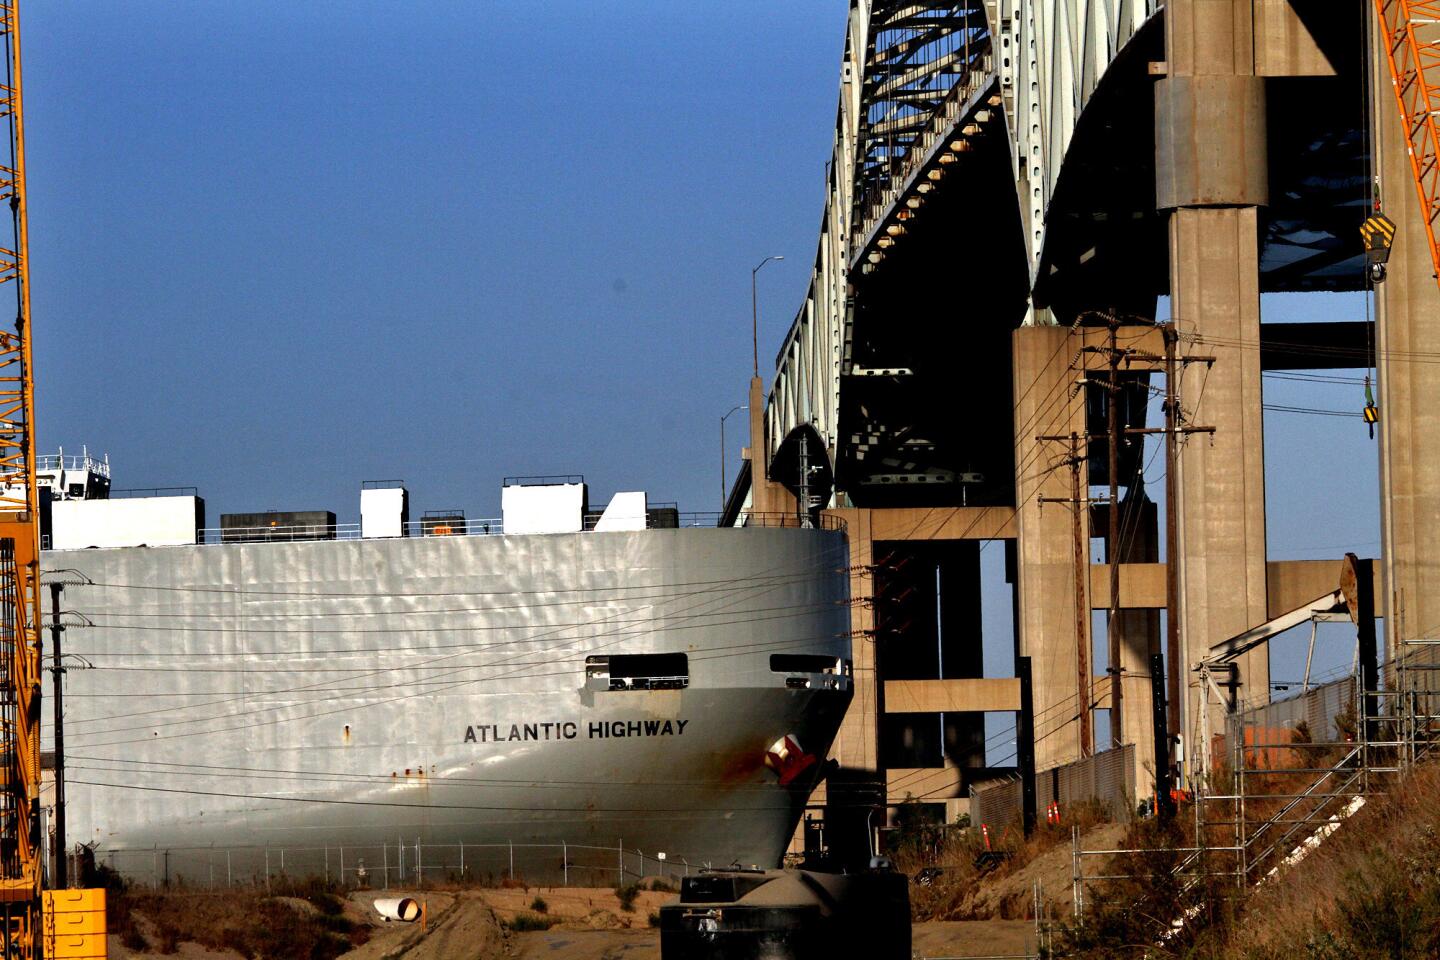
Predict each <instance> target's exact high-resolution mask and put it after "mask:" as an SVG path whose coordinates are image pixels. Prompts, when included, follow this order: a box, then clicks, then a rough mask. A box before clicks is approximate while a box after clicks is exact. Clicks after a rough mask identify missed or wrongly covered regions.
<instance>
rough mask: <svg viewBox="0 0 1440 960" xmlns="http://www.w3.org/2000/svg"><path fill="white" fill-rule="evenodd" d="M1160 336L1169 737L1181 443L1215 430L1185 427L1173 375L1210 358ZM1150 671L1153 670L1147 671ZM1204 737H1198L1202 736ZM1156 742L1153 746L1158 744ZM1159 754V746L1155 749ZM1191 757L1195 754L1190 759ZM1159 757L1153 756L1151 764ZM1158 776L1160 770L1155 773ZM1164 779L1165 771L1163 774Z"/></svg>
mask: <svg viewBox="0 0 1440 960" xmlns="http://www.w3.org/2000/svg"><path fill="white" fill-rule="evenodd" d="M1160 335H1161V337H1162V338H1163V339H1164V341H1165V400H1164V404H1163V406H1164V409H1165V426H1164V427H1163V428H1162V430H1161V432H1163V433H1164V434H1165V650H1166V655H1167V656H1168V658H1169V660H1170V672H1169V674H1168V675H1167V677H1166V692H1167V694H1168V696H1167V697H1166V699H1167V700H1168V701H1169V709H1168V710H1167V711H1166V713H1165V720H1166V725H1167V726H1168V727H1169V730H1170V732H1171V733H1175V732H1178V731H1179V730H1180V729H1181V723H1180V707H1181V702H1180V696H1181V694H1180V671H1181V670H1183V669H1185V663H1184V653H1183V651H1182V649H1181V641H1180V477H1179V473H1180V438H1181V437H1182V436H1186V435H1189V434H1192V433H1211V434H1213V433H1214V432H1215V428H1214V427H1207V426H1188V427H1187V426H1184V422H1185V417H1184V412H1183V411H1182V410H1181V408H1180V384H1179V380H1178V378H1177V375H1176V371H1177V369H1178V367H1179V365H1180V364H1182V363H1204V364H1207V365H1209V364H1213V363H1214V362H1215V358H1214V357H1197V356H1186V357H1177V356H1176V354H1175V345H1176V343H1177V342H1178V341H1179V339H1180V335H1179V333H1178V332H1176V330H1175V325H1174V324H1173V323H1169V324H1165V325H1164V326H1162V327H1161V328H1160ZM1126 432H1127V433H1132V434H1136V433H1138V434H1144V433H1153V432H1154V431H1152V430H1139V429H1136V430H1127V431H1126ZM1152 669H1153V668H1152ZM1200 696H1201V697H1202V698H1204V700H1203V701H1202V702H1208V699H1209V696H1210V693H1209V691H1208V690H1205V689H1202V690H1201V691H1200ZM1155 716H1156V718H1157V719H1159V717H1160V713H1159V711H1156V714H1155ZM1204 736H1208V733H1202V737H1204ZM1157 743H1158V741H1157ZM1165 747H1166V749H1165V758H1164V759H1165V762H1166V763H1167V764H1168V763H1169V757H1170V750H1169V741H1168V740H1167V741H1166V744H1165ZM1197 749H1198V750H1200V751H1202V752H1201V753H1200V754H1198V756H1199V757H1201V762H1202V763H1203V762H1204V757H1205V751H1207V750H1208V749H1209V748H1208V746H1206V745H1205V744H1204V743H1199V744H1191V750H1192V751H1194V750H1197ZM1157 751H1158V746H1157ZM1192 755H1197V754H1193V753H1192ZM1160 760H1161V758H1160V756H1159V754H1158V752H1157V754H1156V763H1157V764H1158V763H1159V762H1160ZM1156 774H1157V776H1158V774H1159V771H1158V770H1157V771H1156ZM1167 776H1168V771H1167Z"/></svg>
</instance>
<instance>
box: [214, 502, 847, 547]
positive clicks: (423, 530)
mask: <svg viewBox="0 0 1440 960" xmlns="http://www.w3.org/2000/svg"><path fill="white" fill-rule="evenodd" d="M722 516H723V514H721V513H719V512H713V513H704V512H702V513H679V512H677V511H673V510H671V511H657V512H656V513H655V514H654V515H652V516H650V517H649V518H647V522H646V528H647V529H652V530H654V529H694V528H711V529H713V528H715V527H717V526H719V524H720V521H721V519H722ZM586 521H587V522H586V523H585V528H586V529H587V530H593V529H594V527H595V523H596V522H597V518H595V517H587V518H586ZM844 525H845V524H844V521H843V520H841V519H839V518H838V517H832V516H824V515H822V516H820V517H818V518H815V519H813V520H811V521H810V526H811V527H813V528H815V529H822V530H839V529H843V528H844ZM735 526H736V527H787V528H801V527H804V526H805V523H804V521H803V520H802V519H801V518H800V517H798V516H796V515H795V514H792V513H742V514H740V516H739V518H738V519H737V520H736V522H735ZM403 530H404V534H403V536H405V537H407V538H408V537H416V538H420V537H486V536H501V535H503V534H504V533H505V524H504V521H503V520H501V519H500V518H498V517H486V518H476V519H459V518H454V519H446V520H444V521H437V520H436V519H433V518H432V519H425V520H413V521H410V522H408V523H406V524H404V526H403ZM196 533H197V539H196V542H197V543H204V544H211V543H229V544H234V543H295V542H300V541H314V540H364V539H393V538H376V537H370V538H367V537H365V536H364V531H363V530H362V529H361V526H360V524H358V523H330V524H299V525H291V526H284V525H275V526H268V525H267V526H254V527H205V528H203V529H200V530H198V531H197V532H196Z"/></svg>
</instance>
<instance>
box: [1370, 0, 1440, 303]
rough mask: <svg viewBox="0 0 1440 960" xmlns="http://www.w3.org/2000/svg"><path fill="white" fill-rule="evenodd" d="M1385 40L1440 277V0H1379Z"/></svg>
mask: <svg viewBox="0 0 1440 960" xmlns="http://www.w3.org/2000/svg"><path fill="white" fill-rule="evenodd" d="M1375 12H1376V14H1377V16H1378V19H1379V24H1380V30H1381V32H1382V35H1381V40H1382V42H1383V44H1384V47H1385V56H1386V59H1387V60H1388V61H1389V65H1390V83H1391V86H1392V87H1393V89H1394V92H1395V105H1396V107H1397V108H1398V109H1399V111H1400V122H1401V124H1402V126H1403V127H1404V129H1405V135H1406V138H1407V140H1408V142H1407V143H1406V151H1407V152H1408V154H1409V157H1410V170H1411V173H1412V174H1413V175H1414V178H1415V191H1416V193H1417V195H1418V196H1419V198H1420V209H1421V211H1422V214H1423V217H1424V221H1425V238H1426V240H1428V241H1429V243H1430V263H1431V266H1432V267H1433V268H1434V270H1435V276H1436V278H1437V280H1440V247H1437V246H1436V243H1435V221H1436V219H1437V218H1440V128H1437V125H1436V116H1435V113H1436V110H1437V109H1440V102H1437V90H1436V87H1437V85H1440V2H1436V0H1375Z"/></svg>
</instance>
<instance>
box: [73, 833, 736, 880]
mask: <svg viewBox="0 0 1440 960" xmlns="http://www.w3.org/2000/svg"><path fill="white" fill-rule="evenodd" d="M94 856H95V862H96V864H97V865H103V866H106V867H108V868H110V869H112V870H115V871H117V872H118V873H120V874H121V875H123V876H124V877H126V878H127V879H128V880H130V882H132V883H136V884H139V885H141V886H153V887H182V886H183V887H203V888H223V887H227V886H241V885H252V884H266V883H269V882H271V881H273V880H275V879H277V878H290V879H301V878H310V877H314V878H322V879H324V880H326V881H329V882H334V883H338V884H340V885H342V886H346V887H355V888H361V889H364V888H370V889H376V890H386V889H389V888H390V887H403V888H406V889H410V888H413V887H420V886H424V885H426V884H434V883H450V882H476V883H486V882H490V883H498V882H503V881H506V880H523V881H525V882H527V883H534V884H539V885H563V886H584V887H611V886H625V885H627V884H631V883H637V882H639V881H641V880H645V879H648V878H651V877H663V878H669V879H673V878H676V877H683V876H688V875H689V874H690V873H692V872H695V871H698V870H701V869H704V868H707V867H710V866H712V864H710V863H700V862H691V861H689V860H688V859H686V858H685V857H676V856H667V855H666V854H663V853H646V852H644V851H642V850H636V849H630V848H626V847H624V846H623V845H617V846H613V847H605V846H594V845H591V844H572V843H428V842H422V841H420V840H412V841H405V840H403V839H397V840H396V842H394V843H380V844H364V843H357V844H349V843H345V844H328V845H321V846H300V845H280V844H275V845H270V846H230V847H220V846H215V847H178V846H177V847H160V846H156V847H147V848H134V847H130V848H111V849H103V848H102V849H98V850H96V851H95V853H94ZM721 866H724V865H723V864H721Z"/></svg>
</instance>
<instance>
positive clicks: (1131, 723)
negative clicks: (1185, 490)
mask: <svg viewBox="0 0 1440 960" xmlns="http://www.w3.org/2000/svg"><path fill="white" fill-rule="evenodd" d="M1121 509H1122V511H1123V512H1122V514H1121V517H1122V519H1121V529H1122V530H1123V531H1125V534H1124V536H1123V537H1122V539H1121V544H1120V562H1121V563H1156V562H1158V561H1159V559H1160V538H1159V530H1158V527H1157V523H1156V512H1155V504H1154V503H1153V502H1151V501H1148V500H1139V499H1135V498H1132V497H1127V498H1126V499H1125V500H1123V501H1122V502H1121ZM1159 652H1160V611H1159V610H1156V609H1153V608H1143V609H1142V608H1131V609H1122V610H1121V611H1120V667H1121V669H1122V670H1123V671H1124V672H1123V674H1122V677H1123V686H1124V694H1123V695H1124V697H1125V703H1124V710H1123V711H1122V722H1123V723H1124V730H1122V731H1121V734H1122V737H1123V740H1124V742H1125V743H1133V744H1135V783H1136V785H1137V788H1138V789H1139V790H1140V792H1141V793H1144V792H1145V791H1146V790H1147V789H1148V784H1150V783H1151V782H1152V781H1153V779H1154V756H1153V754H1154V751H1153V749H1152V747H1151V744H1152V743H1153V742H1154V732H1153V731H1154V725H1153V723H1152V721H1151V711H1150V706H1151V688H1150V654H1152V653H1159Z"/></svg>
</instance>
